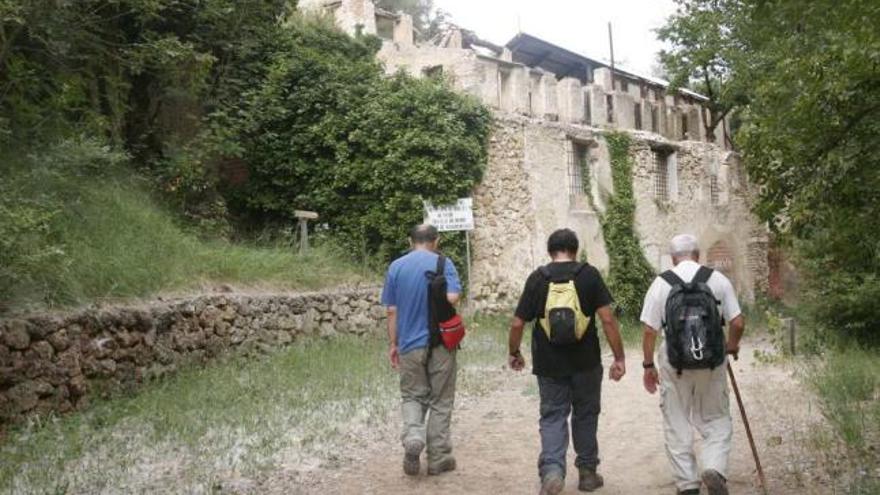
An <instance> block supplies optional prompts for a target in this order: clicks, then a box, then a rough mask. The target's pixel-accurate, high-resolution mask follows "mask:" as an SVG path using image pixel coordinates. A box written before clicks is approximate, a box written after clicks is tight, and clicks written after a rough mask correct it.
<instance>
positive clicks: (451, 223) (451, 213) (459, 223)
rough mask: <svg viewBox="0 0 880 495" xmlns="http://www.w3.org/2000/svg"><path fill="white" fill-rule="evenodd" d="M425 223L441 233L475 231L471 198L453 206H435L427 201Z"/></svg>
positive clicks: (459, 201) (463, 199) (460, 200)
mask: <svg viewBox="0 0 880 495" xmlns="http://www.w3.org/2000/svg"><path fill="white" fill-rule="evenodd" d="M425 223H428V224H431V225H433V226H435V227H437V230H439V231H440V232H453V231H456V230H474V210H473V200H472V199H471V198H462V199H459V200H458V201H456V202H455V203H453V204H451V205H443V206H434V205H432V204H431V203H429V202H427V201H425Z"/></svg>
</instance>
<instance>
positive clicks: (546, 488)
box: [538, 471, 565, 495]
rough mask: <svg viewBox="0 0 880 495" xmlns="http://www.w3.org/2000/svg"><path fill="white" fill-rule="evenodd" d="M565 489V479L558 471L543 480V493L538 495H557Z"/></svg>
mask: <svg viewBox="0 0 880 495" xmlns="http://www.w3.org/2000/svg"><path fill="white" fill-rule="evenodd" d="M563 488H565V478H563V477H562V473H560V472H558V471H551V472H549V473H547V474H545V475H544V478H543V479H541V491H540V492H538V495H557V494H558V493H559V492H561V491H562V489H563Z"/></svg>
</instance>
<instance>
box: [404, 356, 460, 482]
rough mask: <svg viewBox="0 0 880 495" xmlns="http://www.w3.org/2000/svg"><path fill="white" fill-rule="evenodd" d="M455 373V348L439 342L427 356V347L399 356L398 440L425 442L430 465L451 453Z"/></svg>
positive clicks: (441, 460)
mask: <svg viewBox="0 0 880 495" xmlns="http://www.w3.org/2000/svg"><path fill="white" fill-rule="evenodd" d="M455 376H456V364H455V351H451V352H450V351H449V350H447V349H446V348H445V347H443V346H442V345H441V346H437V347H435V348H434V349H433V350H432V351H431V357H430V359H428V351H427V349H416V350H413V351H409V352H407V353H406V354H403V355H401V356H400V395H401V399H402V401H401V415H402V416H403V434H402V435H401V441H402V442H403V443H404V444H405V443H407V442H409V441H412V440H415V441H420V442H422V443H423V444H426V445H427V447H428V466H429V467H430V466H432V465H436V464H438V463H441V462H443V461H444V460H445V459H446V458H448V457H451V455H452V439H451V438H450V434H449V424H450V422H451V420H452V407H453V404H454V402H455ZM425 416H427V425H426V424H425Z"/></svg>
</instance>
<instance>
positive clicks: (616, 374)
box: [608, 359, 626, 382]
mask: <svg viewBox="0 0 880 495" xmlns="http://www.w3.org/2000/svg"><path fill="white" fill-rule="evenodd" d="M625 374H626V362H625V361H624V360H623V359H615V360H614V362H613V363H611V367H610V368H608V376H609V377H610V378H611V379H612V380H614V381H615V382H619V381H620V379H621V378H623V375H625Z"/></svg>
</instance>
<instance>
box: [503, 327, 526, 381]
mask: <svg viewBox="0 0 880 495" xmlns="http://www.w3.org/2000/svg"><path fill="white" fill-rule="evenodd" d="M525 326H526V322H525V321H523V319H522V318H520V317H519V316H514V317H513V319H512V320H510V334H509V335H508V337H507V354H508V356H507V364H508V366H510V367H511V368H512V369H514V370H516V371H520V370H522V369H523V368H524V367H525V365H526V360H525V358H524V357H523V355H522V352H520V350H519V346H520V344H521V343H522V336H523V329H524V328H525Z"/></svg>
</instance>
